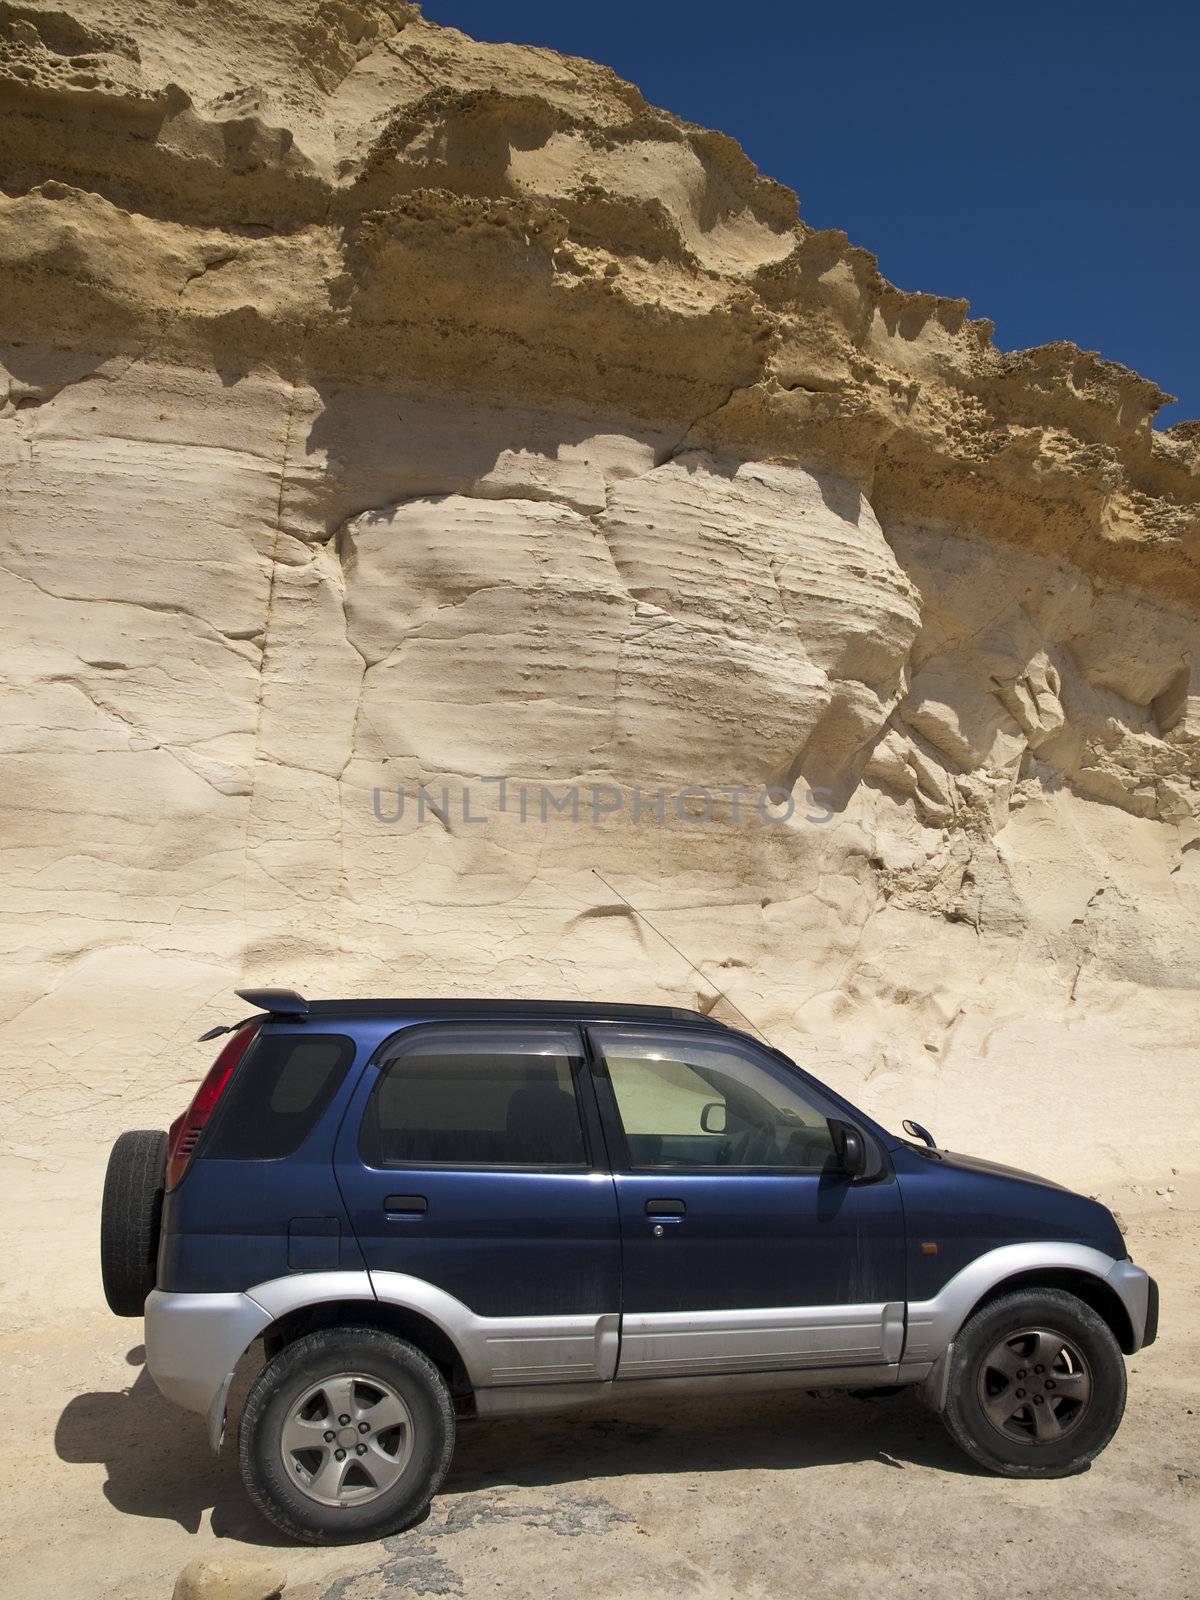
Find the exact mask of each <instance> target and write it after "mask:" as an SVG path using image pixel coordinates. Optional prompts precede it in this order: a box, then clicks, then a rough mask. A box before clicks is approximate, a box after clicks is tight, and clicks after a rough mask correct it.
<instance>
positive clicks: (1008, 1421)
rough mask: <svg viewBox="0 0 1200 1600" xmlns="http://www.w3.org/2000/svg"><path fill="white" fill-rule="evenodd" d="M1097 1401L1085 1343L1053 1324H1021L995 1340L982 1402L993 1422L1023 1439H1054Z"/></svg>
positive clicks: (984, 1372) (982, 1379)
mask: <svg viewBox="0 0 1200 1600" xmlns="http://www.w3.org/2000/svg"><path fill="white" fill-rule="evenodd" d="M1091 1400H1092V1374H1091V1369H1090V1368H1089V1366H1088V1364H1087V1361H1086V1360H1085V1358H1084V1356H1083V1354H1082V1352H1081V1351H1080V1349H1079V1347H1078V1346H1077V1345H1076V1344H1075V1343H1074V1342H1073V1341H1072V1340H1070V1339H1068V1338H1067V1337H1066V1335H1065V1334H1062V1333H1059V1332H1058V1331H1057V1330H1055V1329H1052V1328H1021V1329H1019V1330H1018V1331H1017V1332H1016V1333H1006V1334H1005V1335H1004V1337H1003V1338H1002V1339H1000V1340H999V1341H998V1342H997V1343H996V1344H994V1345H993V1346H992V1348H991V1350H990V1351H989V1352H988V1354H987V1355H986V1356H985V1357H984V1359H983V1361H982V1363H981V1365H980V1368H979V1404H980V1406H981V1407H982V1409H983V1414H984V1416H986V1417H987V1419H988V1421H989V1422H990V1423H991V1425H992V1427H993V1428H995V1429H996V1431H997V1432H998V1433H1001V1434H1003V1435H1004V1437H1005V1438H1007V1439H1011V1440H1014V1441H1016V1442H1017V1443H1020V1444H1033V1445H1044V1444H1054V1443H1056V1442H1057V1441H1058V1440H1059V1439H1062V1438H1063V1437H1064V1436H1065V1435H1066V1434H1068V1433H1070V1432H1072V1431H1073V1430H1074V1429H1075V1428H1077V1427H1078V1426H1079V1424H1080V1422H1081V1421H1082V1420H1083V1418H1084V1416H1086V1414H1087V1411H1088V1408H1089V1406H1090V1404H1091Z"/></svg>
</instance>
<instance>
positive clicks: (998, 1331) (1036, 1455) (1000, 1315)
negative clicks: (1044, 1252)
mask: <svg viewBox="0 0 1200 1600" xmlns="http://www.w3.org/2000/svg"><path fill="white" fill-rule="evenodd" d="M1039 1333H1041V1334H1044V1335H1045V1336H1046V1338H1045V1342H1039V1338H1038V1334H1039ZM1059 1340H1061V1341H1062V1348H1061V1350H1060V1352H1059V1354H1058V1355H1057V1356H1056V1357H1054V1358H1052V1359H1046V1354H1047V1351H1048V1350H1051V1349H1053V1348H1055V1346H1056V1345H1057V1343H1058V1341H1059ZM1039 1356H1040V1357H1043V1359H1042V1360H1041V1361H1040V1362H1039V1361H1038V1357H1039ZM1010 1365H1011V1367H1012V1370H1006V1369H1007V1368H1008V1367H1009V1366H1010ZM1125 1388H1126V1383H1125V1361H1124V1358H1123V1356H1122V1355H1121V1350H1120V1346H1119V1345H1118V1344H1117V1341H1116V1339H1115V1338H1114V1337H1113V1334H1112V1331H1111V1329H1110V1328H1109V1326H1108V1324H1107V1323H1106V1322H1105V1321H1104V1320H1103V1318H1102V1317H1100V1316H1099V1315H1098V1314H1097V1313H1096V1312H1095V1311H1093V1310H1092V1308H1091V1306H1089V1305H1085V1304H1084V1302H1083V1301H1082V1300H1079V1299H1077V1298H1076V1296H1075V1295H1073V1294H1067V1293H1066V1292H1064V1291H1063V1290H1061V1289H1022V1290H1017V1291H1016V1292H1014V1293H1012V1294H1007V1295H1004V1296H1003V1298H1001V1299H998V1300H993V1301H990V1302H989V1303H988V1304H987V1305H984V1306H981V1307H980V1309H979V1310H978V1311H977V1312H976V1313H975V1314H974V1316H972V1317H971V1318H969V1320H968V1321H967V1322H966V1323H965V1325H964V1326H963V1329H962V1331H961V1332H960V1333H959V1335H958V1337H957V1339H956V1340H955V1341H954V1350H953V1353H952V1356H951V1360H950V1372H949V1375H948V1387H947V1396H946V1409H945V1411H944V1412H943V1414H942V1420H943V1422H944V1423H945V1424H946V1427H947V1429H948V1430H949V1432H950V1436H951V1438H952V1439H953V1440H954V1442H955V1443H956V1444H957V1445H959V1447H960V1448H961V1449H963V1450H965V1451H966V1453H967V1454H968V1455H969V1456H970V1457H971V1458H972V1459H973V1460H975V1461H978V1462H979V1463H980V1465H981V1466H984V1467H988V1468H989V1469H990V1470H991V1471H992V1472H999V1473H1002V1474H1003V1475H1004V1476H1005V1477H1008V1478H1065V1477H1068V1476H1069V1475H1070V1474H1072V1473H1075V1472H1081V1471H1082V1470H1083V1469H1084V1468H1085V1467H1086V1466H1087V1465H1088V1463H1089V1462H1090V1461H1091V1460H1092V1459H1093V1457H1095V1456H1097V1455H1099V1453H1100V1451H1101V1450H1103V1449H1104V1447H1105V1445H1106V1444H1107V1443H1108V1441H1109V1440H1110V1439H1111V1438H1112V1436H1113V1434H1114V1433H1116V1431H1117V1428H1118V1426H1119V1425H1120V1421H1121V1417H1122V1415H1123V1414H1124V1411H1125ZM1068 1391H1069V1392H1068ZM1010 1409H1011V1412H1012V1414H1011V1415H1010V1416H1007V1417H1005V1413H1008V1412H1009V1411H1010ZM989 1410H990V1412H991V1415H989ZM1001 1418H1004V1420H1000V1419H1001ZM1039 1433H1041V1434H1042V1436H1041V1437H1039Z"/></svg>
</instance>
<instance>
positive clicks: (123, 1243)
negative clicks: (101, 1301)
mask: <svg viewBox="0 0 1200 1600" xmlns="http://www.w3.org/2000/svg"><path fill="white" fill-rule="evenodd" d="M166 1168H167V1136H166V1134H165V1133H157V1132H137V1133H123V1134H122V1135H121V1136H120V1138H119V1139H118V1140H117V1142H116V1143H115V1144H114V1145H113V1147H112V1153H111V1155H110V1156H109V1158H108V1170H107V1172H106V1173H105V1174H104V1198H103V1200H102V1201H101V1204H100V1276H101V1279H102V1281H103V1283H104V1298H105V1299H106V1300H107V1301H108V1305H109V1309H110V1310H111V1311H115V1312H116V1314H117V1316H118V1317H140V1316H141V1314H142V1311H143V1309H144V1307H145V1304H146V1296H147V1295H148V1294H149V1293H150V1291H151V1289H153V1287H154V1279H155V1274H156V1271H157V1265H158V1235H159V1230H160V1227H161V1225H162V1205H163V1180H164V1178H165V1175H166Z"/></svg>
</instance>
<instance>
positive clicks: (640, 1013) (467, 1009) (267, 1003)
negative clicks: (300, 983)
mask: <svg viewBox="0 0 1200 1600" xmlns="http://www.w3.org/2000/svg"><path fill="white" fill-rule="evenodd" d="M238 994H239V996H240V997H241V998H242V999H243V1000H246V1001H248V1002H249V1004H250V1005H253V1006H258V1007H259V1008H260V1009H261V1010H263V1011H266V1012H268V1013H269V1014H270V1015H271V1016H273V1017H301V1016H308V1017H397V1018H405V1017H575V1018H581V1019H586V1020H587V1021H591V1022H598V1021H606V1022H676V1023H678V1022H686V1023H691V1024H693V1025H694V1024H697V1023H699V1024H701V1025H705V1026H708V1027H710V1028H720V1029H722V1030H724V1028H725V1024H724V1023H723V1022H718V1021H717V1020H716V1019H715V1018H713V1017H710V1016H707V1015H706V1014H705V1013H704V1012H703V1011H693V1010H690V1009H689V1008H688V1007H687V1006H647V1005H629V1004H626V1003H624V1002H622V1001H605V1000H500V999H477V1000H476V999H471V1000H464V999H462V998H454V999H444V1000H436V999H429V998H419V999H418V998H415V997H398V998H396V999H390V1000H387V999H368V1000H357V999H347V1000H306V999H305V998H304V997H303V996H302V995H300V994H298V993H297V992H296V991H295V990H294V989H239V990H238Z"/></svg>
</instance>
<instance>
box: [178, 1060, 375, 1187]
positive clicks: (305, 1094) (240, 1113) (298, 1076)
mask: <svg viewBox="0 0 1200 1600" xmlns="http://www.w3.org/2000/svg"><path fill="white" fill-rule="evenodd" d="M353 1060H354V1040H353V1039H350V1038H347V1037H346V1036H345V1035H344V1034H340V1033H266V1034H260V1035H259V1037H258V1039H257V1040H256V1041H255V1043H254V1045H253V1046H252V1047H251V1050H250V1053H249V1055H247V1057H246V1059H245V1060H244V1061H243V1062H242V1064H241V1066H240V1067H239V1068H238V1070H237V1072H236V1073H235V1074H234V1079H233V1082H232V1083H231V1084H230V1085H229V1087H228V1089H226V1091H225V1093H224V1094H223V1095H222V1096H221V1100H220V1104H219V1105H218V1108H217V1114H216V1117H215V1119H214V1122H213V1126H212V1128H211V1130H210V1133H209V1136H208V1138H207V1139H206V1140H205V1141H204V1145H203V1147H202V1149H201V1151H200V1154H202V1155H203V1156H205V1157H206V1158H215V1159H217V1160H223V1161H278V1160H280V1159H282V1158H283V1157H284V1156H290V1155H294V1154H295V1152H296V1151H297V1150H299V1148H300V1146H301V1145H302V1144H303V1143H304V1141H305V1139H307V1138H308V1136H309V1134H310V1133H311V1132H312V1131H313V1129H314V1128H315V1127H316V1126H317V1123H318V1122H320V1120H321V1118H322V1116H323V1115H324V1113H325V1110H326V1108H327V1107H328V1105H329V1103H330V1101H331V1100H332V1099H333V1097H334V1095H335V1094H336V1093H337V1092H338V1089H339V1088H340V1086H341V1083H342V1080H343V1079H344V1078H345V1076H346V1069H347V1068H348V1067H349V1065H350V1063H351V1062H352V1061H353Z"/></svg>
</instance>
